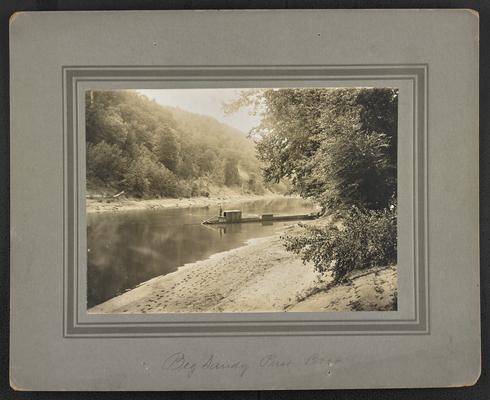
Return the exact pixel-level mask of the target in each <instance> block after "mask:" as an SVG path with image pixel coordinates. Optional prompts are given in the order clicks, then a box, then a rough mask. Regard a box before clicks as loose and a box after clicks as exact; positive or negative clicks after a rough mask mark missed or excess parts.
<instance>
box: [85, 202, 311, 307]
mask: <svg viewBox="0 0 490 400" xmlns="http://www.w3.org/2000/svg"><path fill="white" fill-rule="evenodd" d="M224 208H240V209H241V210H243V213H244V214H254V213H256V214H259V213H265V212H274V213H305V212H310V211H311V210H312V204H311V203H310V202H307V201H304V200H301V199H268V200H257V201H251V202H246V203H239V204H238V203H237V204H227V205H226V207H224ZM217 212H218V208H217V207H214V208H211V207H205V208H186V209H171V210H155V211H134V212H121V213H116V214H89V215H88V218H87V247H88V265H87V306H88V307H92V306H94V305H96V304H99V303H102V302H104V301H106V300H108V299H110V298H112V297H114V296H116V295H118V294H120V293H122V292H124V291H125V290H129V289H131V288H133V287H135V286H137V285H138V284H139V283H141V282H144V281H147V280H148V279H151V278H153V277H155V276H158V275H165V274H167V273H169V272H172V271H175V270H176V269H177V268H178V267H180V266H182V265H184V264H186V263H190V262H194V261H198V260H203V259H205V258H208V257H209V256H211V255H212V254H215V253H218V252H221V251H226V250H230V249H232V248H236V247H239V246H241V245H243V244H244V243H245V242H246V241H247V240H248V239H251V238H257V237H262V236H268V235H270V234H272V233H273V232H274V231H275V230H277V229H278V228H280V227H282V226H283V225H284V224H288V222H276V223H274V224H273V223H272V221H268V222H264V223H244V224H230V225H225V226H204V225H201V221H202V220H204V219H206V218H209V217H211V216H213V215H215V214H217Z"/></svg>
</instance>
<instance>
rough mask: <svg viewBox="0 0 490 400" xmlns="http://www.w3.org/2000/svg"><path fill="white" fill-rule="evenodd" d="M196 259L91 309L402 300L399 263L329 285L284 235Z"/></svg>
mask: <svg viewBox="0 0 490 400" xmlns="http://www.w3.org/2000/svg"><path fill="white" fill-rule="evenodd" d="M295 229H297V228H296V225H290V226H288V227H286V228H285V231H284V232H281V233H277V234H275V235H273V236H269V237H265V238H260V239H253V240H250V241H249V242H248V243H247V244H246V245H245V246H243V247H239V248H237V249H233V250H230V251H226V252H223V253H218V254H215V255H213V256H211V257H210V258H209V259H206V260H202V261H198V262H195V263H191V264H188V265H185V266H183V267H181V268H180V269H179V270H177V271H176V272H173V273H170V274H167V275H165V276H160V277H156V278H153V279H151V280H149V281H147V282H144V283H142V284H141V285H140V286H138V287H137V288H135V289H132V290H130V291H128V292H126V293H124V294H121V295H119V296H117V297H114V298H113V299H110V300H108V301H106V302H104V303H102V304H100V305H98V306H95V307H93V308H91V309H90V310H89V313H162V312H175V313H180V312H271V311H308V312H313V311H357V310H389V309H393V306H394V304H395V302H396V287H397V276H396V275H397V274H396V267H394V266H391V267H387V268H375V269H372V270H368V271H358V272H357V273H353V274H352V275H351V280H350V282H349V283H348V284H345V285H338V286H334V287H332V288H329V287H328V284H329V282H320V281H319V280H318V276H317V274H316V273H315V271H314V269H313V265H312V264H310V263H308V264H303V262H302V261H301V259H300V258H299V257H298V256H296V255H294V254H292V253H289V252H287V251H286V250H285V249H284V246H283V242H282V240H281V238H280V236H281V235H283V234H284V233H287V232H288V231H289V232H291V231H293V230H295Z"/></svg>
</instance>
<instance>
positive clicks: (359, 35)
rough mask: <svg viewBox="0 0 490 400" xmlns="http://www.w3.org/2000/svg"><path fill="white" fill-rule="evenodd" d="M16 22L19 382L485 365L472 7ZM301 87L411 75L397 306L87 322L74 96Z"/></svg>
mask: <svg viewBox="0 0 490 400" xmlns="http://www.w3.org/2000/svg"><path fill="white" fill-rule="evenodd" d="M10 33H11V43H10V44H11V50H10V51H11V58H10V65H11V82H10V84H11V186H12V187H11V227H12V230H11V326H10V328H11V330H10V335H11V339H10V378H11V385H12V387H14V388H15V389H18V390H219V389H253V390H260V389H315V388H318V389H319V388H388V387H391V388H402V387H442V386H464V385H471V384H473V383H475V381H476V380H477V379H478V377H479V374H480V321H479V312H480V310H479V242H478V241H479V229H478V216H479V212H478V15H477V14H476V13H475V12H473V11H470V10H437V11H436V10H411V11H408V10H403V11H402V10H389V11H388V10H376V11H375V10H363V11H360V10H356V11H354V10H337V11H318V10H311V11H308V10H302V11H281V10H277V11H161V12H160V11H151V12H33V13H30V12H27V13H17V14H15V15H14V16H13V17H12V18H11V22H10ZM298 85H302V86H356V85H358V86H397V87H399V88H400V93H401V94H400V102H401V106H400V113H401V115H399V122H400V138H401V139H400V144H399V149H398V151H399V155H402V157H401V158H400V160H401V161H399V166H398V169H399V171H398V177H399V182H400V184H399V194H398V195H399V199H400V202H402V203H403V202H404V203H405V204H406V205H407V207H406V210H407V214H406V215H407V217H406V218H405V217H403V216H401V217H400V221H399V232H400V233H401V235H400V242H399V248H400V249H406V250H402V251H401V252H402V255H401V260H399V269H401V268H402V267H403V268H406V271H408V272H400V290H401V292H402V293H401V296H400V309H399V311H398V312H394V313H373V314H370V313H348V314H349V315H347V314H341V315H334V316H332V314H331V313H314V314H315V315H311V313H309V314H296V315H294V316H291V315H289V314H290V313H286V314H288V315H279V316H278V315H270V314H267V315H256V314H235V315H231V314H225V315H213V314H207V315H197V316H196V315H192V316H191V315H180V316H172V315H168V316H161V315H160V316H149V317H144V316H133V317H131V316H130V317H128V318H129V319H121V317H118V316H102V317H101V316H95V317H94V318H89V316H87V315H86V313H85V310H84V309H83V308H81V309H80V306H79V303H80V302H78V301H77V300H78V299H79V297H77V294H78V296H82V298H83V293H84V290H86V287H84V284H86V283H84V279H83V276H84V274H85V272H86V266H85V265H84V261H85V260H84V257H83V250H84V247H83V246H84V237H83V232H84V217H83V206H84V203H83V197H84V196H83V195H84V192H83V186H84V185H83V183H84V181H83V164H84V161H83V160H84V149H83V142H84V141H83V102H82V101H79V100H80V99H83V96H82V94H83V90H86V89H87V88H109V87H110V88H135V87H140V88H143V87H160V88H164V87H254V86H298ZM404 132H406V135H405V133H404ZM410 151H411V152H410ZM406 152H408V153H406ZM406 154H408V155H410V157H406V156H404V155H406ZM403 160H405V161H403ZM403 182H407V184H406V185H405V184H404V183H403ZM411 182H412V183H413V184H412V183H411ZM402 214H403V215H405V214H404V213H402ZM404 221H406V223H405V222H404ZM412 222H413V224H412ZM411 254H412V255H411ZM405 261H406V262H405ZM402 264H406V265H402ZM80 293H82V295H80ZM379 314H382V315H379Z"/></svg>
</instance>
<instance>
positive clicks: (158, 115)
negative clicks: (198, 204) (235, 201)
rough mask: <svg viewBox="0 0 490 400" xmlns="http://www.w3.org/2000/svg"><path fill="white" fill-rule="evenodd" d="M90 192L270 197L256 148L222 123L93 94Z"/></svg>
mask: <svg viewBox="0 0 490 400" xmlns="http://www.w3.org/2000/svg"><path fill="white" fill-rule="evenodd" d="M86 142H87V190H88V192H89V193H106V194H110V193H117V192H120V191H123V190H124V191H125V193H126V194H127V195H129V196H135V197H190V196H208V195H210V194H213V192H214V191H219V190H220V188H224V189H228V190H235V191H236V192H240V193H253V194H262V193H264V191H265V190H267V188H266V187H265V186H264V184H263V180H262V177H261V171H260V166H259V162H258V160H257V158H256V156H255V146H254V143H253V142H252V140H250V139H249V138H247V136H246V135H245V134H244V133H242V132H240V131H238V130H236V129H234V128H231V127H229V126H227V125H224V124H222V123H220V122H219V121H217V120H215V119H213V118H211V117H207V116H203V115H197V114H193V113H190V112H186V111H183V110H180V109H178V108H173V107H164V106H161V105H159V104H157V103H156V102H154V101H151V100H149V99H148V98H146V97H144V96H142V95H139V94H137V93H134V92H130V91H87V93H86Z"/></svg>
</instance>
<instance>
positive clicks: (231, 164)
mask: <svg viewBox="0 0 490 400" xmlns="http://www.w3.org/2000/svg"><path fill="white" fill-rule="evenodd" d="M224 175H225V185H226V186H233V185H239V184H240V174H239V172H238V166H237V163H236V160H234V159H232V158H228V159H227V160H226V162H225V167H224Z"/></svg>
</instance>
